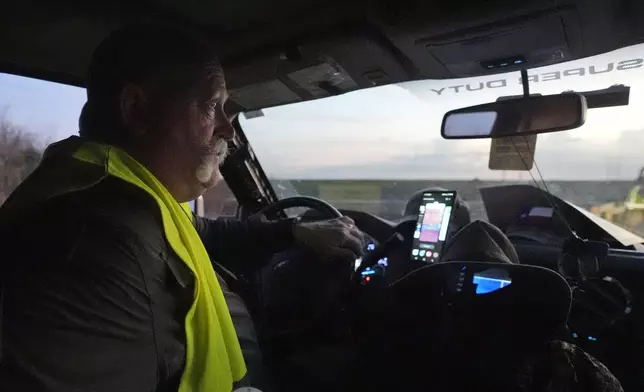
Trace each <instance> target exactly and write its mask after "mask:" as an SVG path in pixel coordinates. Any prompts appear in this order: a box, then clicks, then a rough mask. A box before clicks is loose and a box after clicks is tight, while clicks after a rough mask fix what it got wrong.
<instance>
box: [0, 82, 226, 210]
mask: <svg viewBox="0 0 644 392" xmlns="http://www.w3.org/2000/svg"><path fill="white" fill-rule="evenodd" d="M86 99H87V97H86V93H85V89H83V88H79V87H74V86H68V85H64V84H59V83H52V82H47V81H44V80H38V79H31V78H26V77H22V76H15V75H9V74H3V73H0V205H1V204H2V203H3V202H4V201H5V199H6V198H7V197H8V196H9V195H10V194H11V192H13V190H14V189H15V188H16V187H17V186H18V185H19V184H20V183H21V182H22V180H24V179H25V178H26V177H27V175H29V173H31V171H32V170H33V169H34V168H35V167H36V166H37V165H38V162H39V161H40V158H41V157H42V153H43V151H44V149H45V147H46V146H47V145H48V144H50V143H53V142H55V141H58V140H62V139H65V138H68V137H69V136H72V135H76V134H78V115H79V113H80V111H81V108H82V107H83V105H84V104H85V101H86ZM204 209H205V215H206V216H208V217H211V218H216V217H220V216H226V217H232V216H235V215H236V213H237V200H236V199H235V197H234V196H233V194H232V192H231V191H230V189H228V186H227V185H226V183H225V181H221V182H220V183H219V184H217V186H215V187H214V188H212V189H210V190H208V192H206V194H204Z"/></svg>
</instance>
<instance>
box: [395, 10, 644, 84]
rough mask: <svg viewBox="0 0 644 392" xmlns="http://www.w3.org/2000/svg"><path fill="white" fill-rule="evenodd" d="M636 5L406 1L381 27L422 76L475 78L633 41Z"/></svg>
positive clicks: (606, 49)
mask: <svg viewBox="0 0 644 392" xmlns="http://www.w3.org/2000/svg"><path fill="white" fill-rule="evenodd" d="M635 3H641V2H632V3H631V2H621V3H620V2H611V1H602V0H590V1H575V0H568V1H565V0H564V1H526V2H523V3H522V4H521V5H518V3H515V5H516V6H515V7H513V9H508V7H507V4H506V3H505V2H495V5H493V4H487V3H486V6H485V7H483V6H482V5H477V4H464V2H462V1H461V2H452V3H442V4H439V5H437V4H435V3H434V2H420V1H409V2H405V3H404V5H400V6H399V8H400V9H399V10H398V11H399V14H398V15H396V16H395V17H389V18H386V22H385V23H383V26H382V28H383V30H385V31H386V32H387V34H388V36H389V37H390V38H391V40H392V42H393V43H394V44H395V45H396V46H397V47H398V48H400V50H401V51H402V53H403V54H404V55H405V56H407V57H409V58H410V59H411V60H412V62H413V63H414V64H415V65H416V66H417V67H418V69H420V70H421V76H422V77H423V78H431V79H440V78H455V77H465V76H478V75H485V74H494V73H501V72H508V71H513V70H520V69H521V68H524V67H529V68H534V67H541V66H546V65H550V64H554V63H559V62H563V61H569V60H574V59H578V58H582V57H588V56H593V55H596V54H600V53H604V52H606V51H609V50H612V49H613V48H614V44H615V42H616V41H618V42H620V43H621V45H622V46H627V45H633V44H635V43H637V42H639V41H637V39H636V38H635V37H636V36H637V35H635V34H633V29H635V28H639V29H640V30H642V27H641V23H639V24H638V23H636V22H635V19H636V18H637V17H636V16H634V15H632V12H634V10H635V8H638V9H639V8H641V7H643V5H641V4H640V5H637V4H635ZM410 4H413V5H410ZM642 4H644V3H642ZM627 6H628V7H627ZM629 7H630V9H632V11H628V9H629ZM495 8H496V9H495ZM437 14H438V15H440V17H436V16H433V15H437ZM432 19H436V20H435V21H432ZM439 19H440V20H439ZM635 26H639V27H635ZM609 43H612V44H613V47H609Z"/></svg>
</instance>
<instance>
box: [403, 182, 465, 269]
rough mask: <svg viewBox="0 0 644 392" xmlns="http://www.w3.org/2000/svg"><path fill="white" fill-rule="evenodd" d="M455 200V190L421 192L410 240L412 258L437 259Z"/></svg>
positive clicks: (427, 260) (421, 259)
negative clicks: (420, 201) (421, 199)
mask: <svg viewBox="0 0 644 392" xmlns="http://www.w3.org/2000/svg"><path fill="white" fill-rule="evenodd" d="M455 200H456V192H455V191H429V192H425V193H423V202H422V203H421V205H420V207H419V211H418V221H417V222H416V230H415V231H414V241H413V242H412V249H411V257H412V259H414V260H420V261H425V262H428V263H433V262H435V261H437V260H438V259H439V257H440V255H441V252H442V249H443V245H444V244H445V238H446V237H447V229H448V228H449V222H450V220H451V218H452V214H453V209H454V202H455Z"/></svg>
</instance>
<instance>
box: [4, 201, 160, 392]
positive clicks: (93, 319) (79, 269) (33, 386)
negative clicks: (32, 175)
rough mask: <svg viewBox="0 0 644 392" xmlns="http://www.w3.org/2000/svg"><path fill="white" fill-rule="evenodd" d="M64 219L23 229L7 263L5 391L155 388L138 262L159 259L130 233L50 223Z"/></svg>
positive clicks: (70, 220)
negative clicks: (145, 249)
mask: <svg viewBox="0 0 644 392" xmlns="http://www.w3.org/2000/svg"><path fill="white" fill-rule="evenodd" d="M56 216H57V217H58V218H59V220H57V221H55V222H49V223H48V222H46V221H45V219H42V220H38V222H39V224H38V225H37V226H35V225H33V224H31V225H30V224H28V223H27V224H24V225H21V226H23V227H22V229H20V228H18V230H17V231H16V232H14V233H13V236H12V239H13V240H14V241H12V243H11V244H10V245H9V247H10V249H11V251H10V252H9V253H7V254H6V256H7V257H6V258H5V259H4V260H3V261H2V272H3V276H2V278H3V286H4V287H3V289H4V293H3V320H2V323H3V329H2V360H1V361H0V389H1V390H6V391H45V392H63V391H90V390H91V391H96V392H102V391H105V392H112V391H132V392H138V391H152V390H155V389H156V388H157V383H158V382H159V374H158V360H157V350H156V342H155V336H154V333H153V331H154V329H153V324H152V322H153V319H152V313H151V311H150V306H151V305H150V297H149V294H148V292H147V288H146V284H145V280H144V275H143V272H142V270H141V264H140V263H146V262H154V261H159V260H151V258H154V257H155V256H156V255H155V254H150V252H146V251H144V243H143V241H142V240H141V239H140V237H139V235H138V234H137V233H135V232H133V231H131V230H128V228H126V227H123V225H120V224H116V223H114V224H111V223H108V222H106V221H105V220H104V219H102V218H97V217H93V218H90V217H86V216H83V217H78V216H76V217H75V216H73V215H71V214H70V215H67V214H65V213H60V214H48V217H47V218H46V219H48V218H52V217H56ZM41 218H42V217H41ZM27 221H28V220H27ZM25 226H26V227H25ZM29 245H31V246H29Z"/></svg>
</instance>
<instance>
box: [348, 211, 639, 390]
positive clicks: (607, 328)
mask: <svg viewBox="0 0 644 392" xmlns="http://www.w3.org/2000/svg"><path fill="white" fill-rule="evenodd" d="M341 212H342V213H343V214H344V215H346V216H349V217H351V218H352V219H353V220H354V221H355V222H356V224H357V226H358V227H359V228H360V229H361V230H362V231H363V232H364V233H365V249H364V250H365V253H366V254H369V252H372V251H373V250H374V249H375V248H376V247H377V246H378V245H381V244H383V243H384V242H385V241H387V239H388V238H389V237H391V236H392V235H393V234H394V233H400V234H402V236H403V238H404V242H403V243H402V244H401V245H400V246H399V247H397V248H396V249H393V250H391V251H390V252H388V254H387V255H386V257H384V258H383V259H382V260H379V261H378V263H377V264H376V265H375V266H374V268H371V269H368V270H365V271H363V272H362V276H361V278H362V284H363V285H371V284H373V283H374V282H380V283H379V284H380V285H388V284H389V283H391V282H393V281H395V280H396V279H399V278H400V277H402V276H404V275H405V274H407V273H409V272H411V271H413V270H414V269H417V268H419V267H422V266H423V265H426V264H425V262H423V261H418V260H413V259H412V258H411V257H410V253H409V251H410V249H411V247H412V244H413V237H414V231H415V230H416V219H415V218H413V217H408V218H405V219H401V220H400V221H397V222H391V221H385V220H383V219H381V218H379V217H377V216H374V215H371V214H367V213H364V212H361V211H352V210H341ZM551 213H552V211H549V210H547V209H541V208H540V209H536V210H532V209H527V210H522V212H521V213H520V214H519V215H518V216H517V217H516V218H517V219H525V218H530V217H532V218H537V219H531V220H530V225H528V226H523V227H522V228H523V229H527V228H528V227H532V228H534V229H536V228H537V227H538V228H539V230H533V231H532V234H533V238H536V239H538V240H537V241H526V238H525V237H524V236H518V237H517V236H514V238H513V236H512V235H510V236H509V238H510V240H511V242H512V243H513V245H514V247H515V249H516V251H517V253H518V255H519V259H520V261H521V264H527V265H535V266H541V267H545V268H548V269H551V270H554V271H558V260H559V257H560V255H561V252H562V245H561V243H562V241H557V239H560V240H561V239H562V237H560V236H558V235H557V234H556V233H557V229H556V228H553V227H550V226H549V225H552V224H557V222H556V221H555V220H554V219H552V218H553V217H552V215H551ZM522 214H523V216H522ZM531 215H532V216H531ZM527 222H528V221H524V222H523V223H527ZM513 225H514V224H512V225H510V224H509V225H507V226H506V227H505V229H506V230H507V229H508V228H509V229H510V232H511V234H512V232H513V230H514V229H512V227H513ZM544 225H545V226H544ZM518 226H522V225H521V224H519V225H518ZM587 230H588V231H590V232H592V231H593V230H594V229H587ZM517 232H519V231H514V233H517ZM527 232H528V233H529V232H530V230H528V231H527ZM597 232H599V231H597ZM522 233H523V234H525V233H526V231H525V230H523V231H522ZM544 233H550V234H548V235H547V236H544ZM624 248H625V247H623V246H619V247H617V248H614V247H611V248H610V249H609V251H608V255H607V257H606V259H605V260H604V262H603V264H602V265H601V266H600V267H601V268H600V275H601V276H608V277H610V279H615V280H616V281H618V282H619V283H620V284H621V285H622V286H623V287H624V288H625V289H626V290H627V291H628V293H629V295H630V297H631V299H630V304H629V310H628V314H626V315H624V317H620V318H618V319H614V320H610V321H608V320H604V321H605V322H604V321H602V319H601V316H599V317H595V318H594V319H593V318H588V317H585V316H584V317H583V318H582V317H581V316H577V315H578V314H581V313H580V312H576V313H575V312H573V313H572V314H571V316H570V317H571V318H570V320H569V327H570V329H571V330H570V341H572V342H574V343H575V344H577V345H578V346H580V347H582V348H583V349H584V350H586V351H587V352H589V353H590V354H592V355H593V356H595V357H596V358H598V359H599V360H600V361H602V362H603V363H604V364H605V365H606V366H608V367H609V369H611V371H612V372H613V373H614V374H615V375H616V376H617V377H618V379H620V382H621V383H622V385H623V386H624V389H625V390H626V391H629V390H641V389H642V388H643V387H644V366H641V365H640V364H642V363H644V332H642V331H644V311H643V310H644V306H641V304H642V302H644V253H642V252H638V251H635V250H632V249H628V248H626V249H624ZM357 265H358V261H356V266H357ZM376 284H378V283H376ZM573 310H574V306H573ZM576 317H579V319H576Z"/></svg>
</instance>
